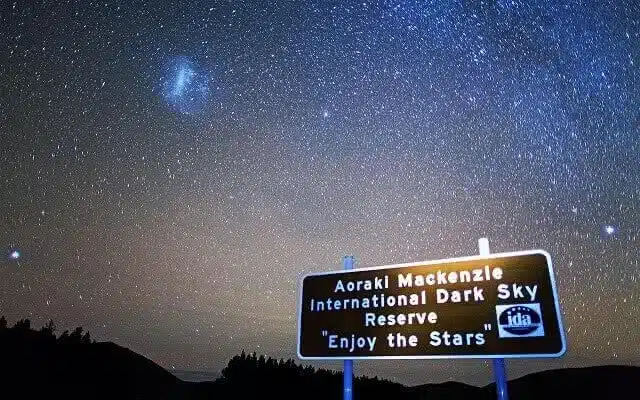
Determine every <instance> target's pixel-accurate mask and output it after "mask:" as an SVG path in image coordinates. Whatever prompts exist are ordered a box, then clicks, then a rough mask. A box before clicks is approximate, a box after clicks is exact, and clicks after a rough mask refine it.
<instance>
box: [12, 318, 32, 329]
mask: <svg viewBox="0 0 640 400" xmlns="http://www.w3.org/2000/svg"><path fill="white" fill-rule="evenodd" d="M13 327H14V329H22V330H25V331H26V330H29V329H31V321H30V320H29V319H21V320H20V321H18V322H16V324H15V325H14V326H13Z"/></svg>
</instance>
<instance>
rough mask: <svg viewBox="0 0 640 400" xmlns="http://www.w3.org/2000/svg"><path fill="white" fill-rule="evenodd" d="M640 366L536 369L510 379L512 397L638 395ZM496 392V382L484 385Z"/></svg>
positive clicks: (574, 397) (631, 397) (523, 398)
mask: <svg viewBox="0 0 640 400" xmlns="http://www.w3.org/2000/svg"><path fill="white" fill-rule="evenodd" d="M639 383H640V368H639V367H631V366H620V365H607V366H597V367H587V368H567V369H556V370H549V371H541V372H535V373H533V374H529V375H525V376H523V377H521V378H517V379H514V380H511V381H509V397H510V398H513V399H519V400H520V399H522V400H528V399H532V400H533V399H554V398H567V399H568V398H571V399H607V400H609V399H614V398H615V399H638V398H640V389H639V388H638V384H639ZM483 389H484V391H485V392H486V393H495V384H494V383H492V384H490V385H487V386H485V387H484V388H483Z"/></svg>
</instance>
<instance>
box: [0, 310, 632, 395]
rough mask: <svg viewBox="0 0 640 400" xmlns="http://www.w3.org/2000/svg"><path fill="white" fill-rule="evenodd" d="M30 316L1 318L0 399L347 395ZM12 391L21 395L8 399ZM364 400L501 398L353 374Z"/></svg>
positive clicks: (611, 375) (566, 376)
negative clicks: (164, 357)
mask: <svg viewBox="0 0 640 400" xmlns="http://www.w3.org/2000/svg"><path fill="white" fill-rule="evenodd" d="M54 331H55V326H54V325H53V323H52V322H50V323H48V324H47V325H46V326H45V327H43V328H42V329H40V330H39V331H36V330H34V329H31V326H30V322H29V320H22V321H18V322H17V323H16V324H15V325H14V326H13V327H11V328H8V327H7V324H6V320H4V318H0V398H16V399H32V398H33V399H36V398H37V399H41V398H64V399H66V400H70V399H139V400H144V399H167V400H171V399H181V400H188V399H218V398H220V399H224V398H274V399H294V398H295V399H299V398H300V397H303V398H304V399H305V400H310V399H341V398H342V373H341V372H336V371H331V370H326V369H316V368H313V367H310V366H303V365H299V364H296V363H295V362H294V360H291V359H289V360H286V361H285V360H283V359H280V360H277V359H273V358H267V357H265V356H257V355H256V354H255V353H252V354H246V353H245V352H244V351H243V352H242V353H241V354H239V355H237V356H235V357H233V358H232V359H231V360H229V363H228V365H227V366H226V367H225V368H224V369H223V371H222V373H221V377H220V378H219V379H217V380H215V381H213V382H199V383H194V382H185V381H182V380H180V379H178V378H177V377H175V376H174V375H172V374H170V373H169V372H167V371H166V370H165V369H163V368H162V367H160V366H158V365H157V364H155V363H154V362H152V361H150V360H148V359H147V358H145V357H143V356H141V355H139V354H136V353H135V352H133V351H131V350H128V349H126V348H123V347H120V346H118V345H116V344H114V343H111V342H103V343H96V342H95V341H92V340H91V338H90V335H89V333H83V330H82V328H76V329H75V330H74V331H72V332H71V333H69V332H68V331H65V332H64V333H62V334H61V335H60V336H59V337H56V336H55V335H54ZM637 382H640V367H625V366H602V367H589V368H574V369H563V370H552V371H543V372H537V373H534V374H530V375H526V376H523V377H521V378H518V379H514V380H512V381H510V382H509V394H510V398H511V399H513V400H519V399H542V400H550V399H556V398H567V399H568V398H570V399H606V400H609V399H610V398H637V397H638V392H637V389H636V385H637ZM8 393H15V395H14V396H8V395H7V394H8ZM353 398H354V400H360V399H385V400H388V399H394V400H396V399H397V400H400V399H410V400H414V399H415V400H417V399H429V400H431V399H495V398H496V396H495V385H493V384H491V385H487V386H484V387H475V386H470V385H466V384H462V383H458V382H444V383H440V384H427V385H420V386H413V387H407V386H404V385H401V384H398V383H394V382H391V381H388V380H384V379H378V378H377V377H374V378H369V377H356V378H355V379H354V396H353Z"/></svg>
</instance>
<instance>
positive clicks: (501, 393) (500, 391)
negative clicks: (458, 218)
mask: <svg viewBox="0 0 640 400" xmlns="http://www.w3.org/2000/svg"><path fill="white" fill-rule="evenodd" d="M478 249H479V250H480V255H481V256H488V255H489V253H490V250H489V239H487V238H480V239H478ZM493 375H494V377H495V379H496V394H497V398H498V400H509V391H508V390H507V372H506V369H505V366H504V358H494V359H493Z"/></svg>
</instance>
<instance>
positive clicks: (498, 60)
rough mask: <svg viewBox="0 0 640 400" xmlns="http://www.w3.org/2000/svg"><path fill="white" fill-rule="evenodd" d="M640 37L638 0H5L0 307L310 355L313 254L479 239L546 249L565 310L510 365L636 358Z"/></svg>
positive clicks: (446, 367) (201, 356)
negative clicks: (303, 326) (555, 338)
mask: <svg viewBox="0 0 640 400" xmlns="http://www.w3.org/2000/svg"><path fill="white" fill-rule="evenodd" d="M639 32H640V5H639V3H638V2H637V1H634V0H617V1H614V0H593V1H563V0H558V1H550V0H547V1H542V0H526V1H524V0H522V1H520V0H513V1H509V0H485V1H480V0H477V1H465V0H459V1H455V0H442V1H435V0H434V1H429V0H425V1H404V0H397V1H382V0H381V1H373V2H369V1H361V2H355V1H344V0H343V1H329V0H324V1H276V2H267V1H264V2H260V1H246V2H241V1H238V2H235V1H208V2H207V1H199V0H196V1H180V2H169V1H158V2H152V1H125V0H122V1H101V2H94V1H80V0H78V1H19V2H11V1H3V2H2V3H1V5H0V43H1V45H0V138H1V141H0V165H1V167H0V185H1V186H0V187H1V189H2V190H1V191H0V246H2V251H3V258H2V261H1V262H0V314H3V315H6V317H7V319H8V320H9V323H10V324H13V323H15V321H17V320H18V319H20V318H30V319H31V320H32V323H33V325H35V326H36V327H38V328H39V327H40V326H42V325H44V323H45V322H46V321H47V320H48V319H49V318H52V319H53V320H54V322H55V323H56V325H57V326H58V328H59V331H58V333H61V331H62V330H64V329H73V328H74V327H75V326H79V325H81V326H83V327H84V328H85V329H87V330H89V331H90V332H91V335H92V336H93V337H94V338H95V339H97V340H110V341H114V342H116V343H118V344H120V345H123V346H126V347H129V348H131V349H132V350H134V351H136V352H139V353H141V354H143V355H144V356H146V357H148V358H150V359H152V360H153V361H155V362H157V363H159V364H160V365H162V366H163V367H165V368H167V369H169V370H174V369H175V370H199V371H211V372H216V371H219V370H220V369H221V368H222V367H224V365H226V362H227V361H228V359H229V358H230V357H232V356H233V355H235V354H238V353H239V352H240V351H241V350H242V349H246V350H247V351H249V352H252V351H256V352H257V353H264V354H267V355H270V356H274V357H278V358H279V357H284V358H289V357H295V349H296V329H297V327H296V323H297V321H296V302H297V297H298V290H299V288H298V281H299V279H300V278H301V277H302V276H303V274H305V273H309V272H320V271H329V270H335V269H340V268H341V260H342V257H343V256H344V255H346V254H353V255H354V256H355V259H356V267H358V266H361V267H362V266H375V265H386V264H395V263H404V262H412V261H421V260H431V259H440V258H449V257H459V256H467V255H473V254H477V252H478V239H479V238H480V237H488V238H489V240H490V245H491V250H492V251H493V252H502V251H516V250H526V249H534V248H542V249H545V250H547V251H548V252H549V253H550V254H551V256H552V257H553V262H554V267H555V269H556V275H557V283H558V291H559V294H560V302H561V308H562V312H563V320H564V324H565V328H566V332H567V340H568V351H567V354H566V356H565V357H564V358H562V359H560V360H530V361H509V362H508V364H507V369H508V372H509V374H510V376H511V377H515V376H518V375H521V374H522V373H525V372H531V371H534V370H537V369H547V368H556V367H563V366H585V365H595V364H614V363H615V364H630V365H640V347H639V346H638V343H640V311H639V310H640V265H639V261H638V260H639V259H640V167H639V165H640V111H639V108H640V107H639V106H638V105H639V93H640V90H639V88H638V79H639V78H640V71H639V69H638V65H639V64H640V41H639V39H640V38H639V36H640V34H639ZM314 365H319V366H325V367H339V366H340V364H336V363H333V364H332V363H322V362H318V363H314ZM490 365H491V364H490V363H488V362H483V361H457V362H450V361H444V360H438V361H384V362H380V361H377V362H376V361H369V362H357V363H356V367H355V371H356V373H357V374H367V375H378V376H381V377H385V378H390V379H394V380H397V381H399V382H402V383H412V384H418V383H426V382H439V381H443V380H449V379H454V380H459V381H464V382H469V383H474V384H484V383H487V382H488V381H489V380H490V379H491V367H490Z"/></svg>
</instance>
